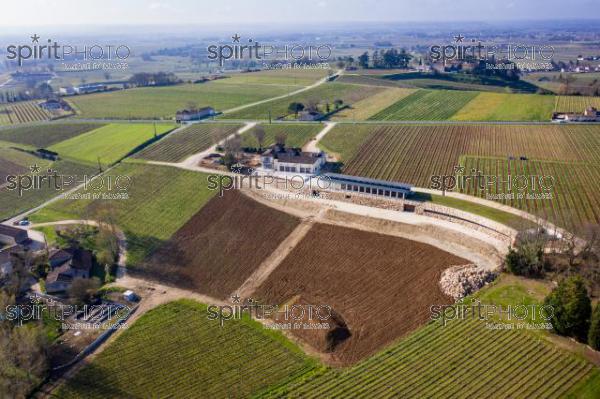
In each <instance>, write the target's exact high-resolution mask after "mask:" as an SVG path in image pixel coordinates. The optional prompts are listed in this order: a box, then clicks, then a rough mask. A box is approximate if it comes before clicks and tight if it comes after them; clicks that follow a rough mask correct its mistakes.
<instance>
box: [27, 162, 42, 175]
mask: <svg viewBox="0 0 600 399" xmlns="http://www.w3.org/2000/svg"><path fill="white" fill-rule="evenodd" d="M29 170H31V173H39V171H40V167H39V165H38V164H37V163H36V164H34V165H31V166H30V167H29Z"/></svg>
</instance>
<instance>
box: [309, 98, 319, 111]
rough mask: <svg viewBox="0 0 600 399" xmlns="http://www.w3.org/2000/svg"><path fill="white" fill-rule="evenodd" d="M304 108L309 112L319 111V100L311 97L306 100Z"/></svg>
mask: <svg viewBox="0 0 600 399" xmlns="http://www.w3.org/2000/svg"><path fill="white" fill-rule="evenodd" d="M306 110H307V111H309V112H318V111H319V100H316V99H314V98H311V99H310V100H308V101H307V102H306Z"/></svg>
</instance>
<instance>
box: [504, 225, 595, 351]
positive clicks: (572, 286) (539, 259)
mask: <svg viewBox="0 0 600 399" xmlns="http://www.w3.org/2000/svg"><path fill="white" fill-rule="evenodd" d="M552 243H554V244H557V242H556V241H554V242H551V241H550V237H549V235H548V234H547V233H546V232H545V230H544V229H542V228H537V229H530V230H528V231H526V232H525V233H520V234H519V236H518V237H517V242H516V245H515V247H514V248H510V249H509V252H508V254H507V256H506V259H505V266H506V269H507V270H508V271H509V272H511V273H513V274H516V275H520V276H526V277H534V278H543V277H548V276H551V277H552V278H551V279H552V280H558V281H559V283H558V285H557V287H556V288H555V289H554V290H552V292H551V293H550V294H549V295H548V296H547V297H546V298H545V301H544V303H545V305H549V306H551V307H552V309H553V316H552V318H551V320H550V322H551V323H552V327H553V328H554V330H555V331H556V333H558V334H560V335H564V336H568V337H573V338H575V339H577V340H578V341H580V342H587V343H588V344H589V345H590V346H591V347H592V348H594V349H600V305H598V306H596V308H595V310H594V311H593V313H592V303H591V299H590V296H589V291H590V290H591V289H594V287H597V286H598V284H599V283H600V281H598V278H599V277H600V276H599V273H598V271H599V266H600V226H599V225H592V224H590V225H586V226H584V227H583V228H581V229H580V230H579V231H578V234H577V235H575V234H570V235H569V236H566V237H563V240H562V242H561V243H560V247H558V248H556V249H557V251H548V248H551V245H550V244H552Z"/></svg>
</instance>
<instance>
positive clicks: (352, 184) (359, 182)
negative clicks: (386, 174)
mask: <svg viewBox="0 0 600 399" xmlns="http://www.w3.org/2000/svg"><path fill="white" fill-rule="evenodd" d="M323 176H325V177H326V178H327V179H328V180H329V182H330V186H329V188H331V189H333V190H340V191H351V192H356V193H360V194H371V195H376V196H381V197H389V198H398V199H405V198H406V197H408V196H410V195H411V193H412V191H411V189H412V186H411V185H410V184H405V183H397V182H390V181H386V180H379V179H369V178H366V177H358V176H350V175H342V174H338V173H325V174H324V175H323Z"/></svg>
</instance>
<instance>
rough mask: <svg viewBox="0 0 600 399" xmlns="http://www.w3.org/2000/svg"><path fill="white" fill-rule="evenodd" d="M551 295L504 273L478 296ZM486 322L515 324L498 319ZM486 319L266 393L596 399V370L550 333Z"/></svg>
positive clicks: (433, 331) (519, 298) (453, 325)
mask: <svg viewBox="0 0 600 399" xmlns="http://www.w3.org/2000/svg"><path fill="white" fill-rule="evenodd" d="M547 292H548V288H547V287H542V286H541V284H540V283H537V282H535V281H530V280H524V279H515V278H514V277H513V276H502V277H501V278H500V280H499V281H497V282H495V283H494V284H493V285H492V286H491V287H489V288H486V289H484V290H482V291H479V293H478V294H477V295H476V297H477V298H478V299H479V300H480V301H481V303H482V304H493V305H503V306H506V305H509V304H510V305H512V306H515V305H519V304H538V303H539V301H540V300H541V298H543V296H544V295H545V294H547ZM467 303H468V302H467ZM487 322H490V323H498V322H503V323H506V324H512V325H515V324H516V322H515V321H514V319H513V321H508V320H506V319H499V318H496V317H492V318H491V319H490V320H489V321H487ZM487 322H486V321H485V320H477V318H471V317H468V318H466V319H465V320H461V319H458V320H449V321H447V324H446V326H443V325H442V323H441V322H440V321H435V322H430V323H429V324H428V325H427V326H425V327H424V328H421V329H420V330H418V331H417V332H415V333H414V334H412V335H410V336H408V337H407V338H406V339H403V340H400V341H398V342H396V343H395V344H393V345H391V346H389V347H388V348H387V349H385V350H383V351H381V352H379V353H378V354H376V355H374V356H372V357H370V358H369V359H367V360H365V361H362V362H360V363H358V364H357V365H356V366H353V367H351V368H348V369H341V370H339V369H327V370H323V371H322V372H321V373H320V374H319V373H315V374H313V375H311V376H308V377H307V378H304V379H302V380H297V381H294V382H290V383H289V384H288V385H287V386H285V387H280V388H277V389H273V390H271V391H270V392H269V394H268V395H264V396H263V397H282V398H283V397H285V398H320V397H353V398H359V397H360V398H362V397H364V398H367V397H369V398H375V397H402V398H449V397H465V398H467V397H478V398H479V397H481V398H483V397H485V398H530V397H544V398H546V397H548V398H550V397H556V398H558V397H580V398H583V397H585V398H594V397H597V396H594V395H597V394H598V392H600V390H599V388H600V384H599V383H600V379H599V378H600V377H599V373H598V371H597V369H595V368H594V366H593V365H592V364H591V363H589V362H587V361H585V360H584V359H582V358H580V357H579V356H577V355H573V354H571V353H569V352H567V351H564V350H561V349H558V348H556V347H555V345H554V344H552V343H551V339H552V338H551V337H550V334H548V333H547V332H544V331H543V330H524V329H516V328H514V329H502V330H497V329H491V328H486V323H487ZM537 323H539V321H537ZM457 381H460V383H457ZM579 395H581V396H579Z"/></svg>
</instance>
